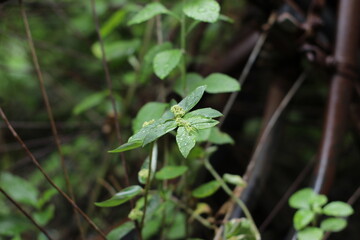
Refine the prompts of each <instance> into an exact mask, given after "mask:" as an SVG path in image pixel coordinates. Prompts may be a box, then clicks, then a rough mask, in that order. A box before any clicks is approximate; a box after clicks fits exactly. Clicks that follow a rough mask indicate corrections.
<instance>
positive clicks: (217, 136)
mask: <svg viewBox="0 0 360 240" xmlns="http://www.w3.org/2000/svg"><path fill="white" fill-rule="evenodd" d="M209 142H211V143H214V144H219V145H220V144H227V143H230V144H234V140H233V139H232V138H231V137H230V136H229V135H228V134H227V133H224V132H221V131H220V129H219V128H217V127H214V128H212V129H211V133H210V137H209Z"/></svg>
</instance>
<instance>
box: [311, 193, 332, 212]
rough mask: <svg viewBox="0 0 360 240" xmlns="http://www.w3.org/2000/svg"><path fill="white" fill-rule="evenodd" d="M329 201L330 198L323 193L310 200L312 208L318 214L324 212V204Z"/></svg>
mask: <svg viewBox="0 0 360 240" xmlns="http://www.w3.org/2000/svg"><path fill="white" fill-rule="evenodd" d="M327 202H328V198H327V197H326V196H325V195H323V194H317V195H315V196H314V197H313V198H312V199H311V201H310V203H311V206H312V209H313V210H314V211H315V212H316V213H318V214H321V213H322V206H324V205H325V204H326V203H327Z"/></svg>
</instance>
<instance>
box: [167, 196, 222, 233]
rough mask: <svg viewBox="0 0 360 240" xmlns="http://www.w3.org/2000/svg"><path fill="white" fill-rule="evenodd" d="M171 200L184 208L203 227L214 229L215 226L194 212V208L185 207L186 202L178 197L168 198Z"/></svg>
mask: <svg viewBox="0 0 360 240" xmlns="http://www.w3.org/2000/svg"><path fill="white" fill-rule="evenodd" d="M170 200H171V201H173V202H174V203H175V204H177V205H178V206H179V207H180V208H182V209H184V210H185V211H186V212H187V213H188V214H189V215H190V216H192V217H194V218H195V219H196V220H197V221H198V222H200V223H201V224H202V225H203V226H204V227H206V228H209V229H213V230H214V229H215V227H214V226H213V225H212V224H211V223H210V222H209V221H208V220H206V219H205V218H203V217H202V216H200V215H199V214H197V213H195V212H194V210H192V209H191V208H189V207H187V205H186V204H184V203H182V202H181V201H180V200H179V199H177V198H175V197H171V198H170Z"/></svg>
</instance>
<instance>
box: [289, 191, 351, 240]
mask: <svg viewBox="0 0 360 240" xmlns="http://www.w3.org/2000/svg"><path fill="white" fill-rule="evenodd" d="M289 205H290V206H291V207H292V208H295V209H298V210H297V211H296V213H295V215H294V218H293V224H294V228H295V229H296V231H297V238H298V240H321V239H322V238H323V236H324V233H325V232H339V231H342V230H343V229H344V228H345V227H346V226H347V221H346V219H344V218H345V217H348V216H350V215H352V214H353V213H354V210H353V208H352V207H351V206H350V205H349V204H347V203H345V202H340V201H335V202H330V203H328V199H327V197H326V196H325V195H322V194H317V193H315V192H314V190H313V189H311V188H305V189H301V190H299V191H297V192H295V193H294V194H293V195H292V196H291V197H290V198H289ZM324 217H326V218H325V219H323V218H324ZM320 220H321V222H320V224H319V221H320Z"/></svg>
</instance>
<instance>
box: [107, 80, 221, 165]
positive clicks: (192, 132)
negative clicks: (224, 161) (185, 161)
mask: <svg viewBox="0 0 360 240" xmlns="http://www.w3.org/2000/svg"><path fill="white" fill-rule="evenodd" d="M205 89H206V86H200V87H198V88H196V89H195V90H194V91H193V92H191V93H190V94H189V95H188V96H187V97H185V98H184V99H183V100H182V101H181V102H179V104H178V105H176V108H177V109H181V111H183V113H182V114H181V116H177V114H176V113H175V112H174V111H175V110H174V109H176V108H175V106H173V107H172V108H171V110H167V111H165V113H164V114H163V115H162V116H161V117H160V118H159V119H157V120H155V119H153V120H151V121H148V122H145V123H144V124H143V127H142V128H141V129H140V130H139V131H138V132H137V133H135V134H134V135H133V136H131V137H130V138H129V140H128V142H127V143H125V144H123V145H121V146H120V147H118V148H116V149H115V150H112V151H110V152H112V153H117V152H124V151H127V150H131V149H135V148H138V147H141V146H145V145H147V144H149V143H151V142H153V141H155V140H156V139H158V138H159V137H161V136H163V135H165V134H166V133H168V132H170V131H172V130H175V129H176V128H178V129H177V134H176V142H177V144H178V147H179V150H180V152H181V154H182V155H183V156H184V157H185V158H186V157H187V156H188V154H189V152H190V150H191V149H192V148H193V147H194V146H195V143H196V131H197V130H201V129H206V128H211V127H213V126H215V125H216V124H218V121H216V120H214V119H212V118H215V117H220V116H222V114H221V113H220V112H219V111H217V110H214V109H211V108H203V109H198V110H195V111H192V112H189V111H190V110H191V109H192V108H193V107H194V106H195V105H196V104H197V103H198V102H199V101H200V99H201V97H202V96H203V94H204V92H205ZM149 111H151V106H150V107H149V108H147V110H146V111H144V114H146V113H148V112H149ZM172 111H173V112H172ZM144 114H143V113H142V114H141V115H142V116H141V117H139V119H144V116H143V115H144ZM157 114H158V113H157ZM149 115H150V114H149ZM138 121H139V120H137V125H139V122H138Z"/></svg>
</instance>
